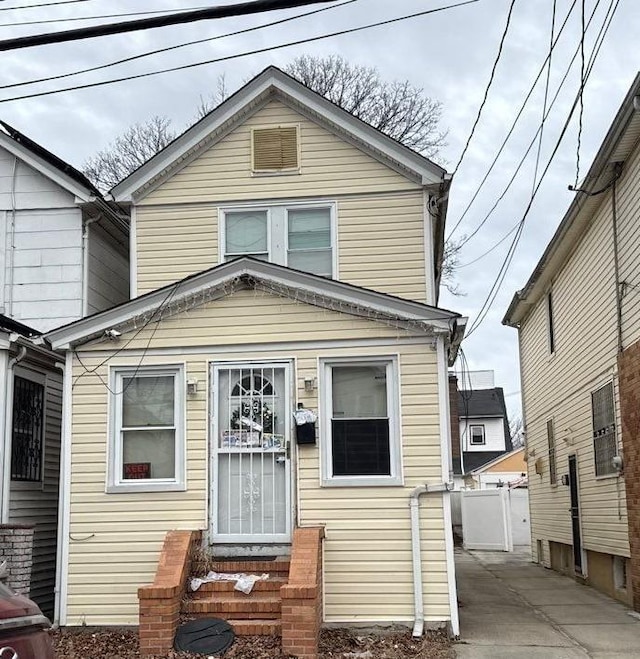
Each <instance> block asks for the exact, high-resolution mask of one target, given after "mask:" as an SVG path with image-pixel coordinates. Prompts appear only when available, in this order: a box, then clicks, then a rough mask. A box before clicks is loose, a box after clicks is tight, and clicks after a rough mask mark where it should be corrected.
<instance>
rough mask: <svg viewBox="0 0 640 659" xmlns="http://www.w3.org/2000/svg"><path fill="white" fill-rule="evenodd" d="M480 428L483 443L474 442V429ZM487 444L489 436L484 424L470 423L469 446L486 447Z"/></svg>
mask: <svg viewBox="0 0 640 659" xmlns="http://www.w3.org/2000/svg"><path fill="white" fill-rule="evenodd" d="M474 428H480V429H481V430H482V441H480V442H474V441H473V429H474ZM486 444H487V434H486V430H485V427H484V423H470V424H469V446H485V445H486Z"/></svg>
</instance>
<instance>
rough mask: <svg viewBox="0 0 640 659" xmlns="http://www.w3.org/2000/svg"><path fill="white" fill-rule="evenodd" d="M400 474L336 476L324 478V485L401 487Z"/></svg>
mask: <svg viewBox="0 0 640 659" xmlns="http://www.w3.org/2000/svg"><path fill="white" fill-rule="evenodd" d="M402 485H404V483H403V482H402V478H400V476H335V477H333V478H323V479H322V487H401V486H402Z"/></svg>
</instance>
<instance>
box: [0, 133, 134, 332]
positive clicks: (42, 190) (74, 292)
mask: <svg viewBox="0 0 640 659" xmlns="http://www.w3.org/2000/svg"><path fill="white" fill-rule="evenodd" d="M128 299H129V225H128V219H127V215H126V213H120V212H119V209H118V208H117V207H114V206H110V205H109V204H107V203H106V202H105V201H104V200H103V199H102V196H101V195H100V193H99V192H98V190H97V189H96V188H95V187H94V186H93V185H92V184H91V183H90V182H89V180H88V179H87V178H86V177H85V176H84V175H83V174H81V173H80V172H79V171H78V170H76V169H74V168H73V167H71V166H70V165H68V164H67V163H65V162H64V161H63V160H61V159H60V158H58V157H57V156H55V155H53V154H52V153H50V152H49V151H47V150H46V149H44V148H43V147H41V146H40V145H39V144H36V143H35V142H33V141H32V140H30V139H29V138H28V137H26V136H25V135H23V134H22V133H20V132H18V131H17V130H15V129H14V128H12V127H11V126H9V125H8V124H6V123H5V122H2V121H0V313H2V314H4V315H5V316H8V317H10V318H12V319H14V320H17V321H20V322H22V323H25V324H26V325H29V326H31V327H33V328H35V329H37V330H39V331H42V332H44V331H47V330H50V329H53V328H55V327H58V326H60V325H64V324H66V323H69V322H72V321H74V320H78V319H79V318H82V317H83V316H87V315H89V314H91V313H94V312H96V311H102V310H103V309H107V308H109V307H111V306H114V305H115V304H119V303H120V302H124V301H126V300H128Z"/></svg>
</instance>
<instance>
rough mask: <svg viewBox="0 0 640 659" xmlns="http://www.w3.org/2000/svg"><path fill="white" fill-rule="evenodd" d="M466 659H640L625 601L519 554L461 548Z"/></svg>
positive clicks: (634, 619)
mask: <svg viewBox="0 0 640 659" xmlns="http://www.w3.org/2000/svg"><path fill="white" fill-rule="evenodd" d="M456 571H457V581H458V600H459V603H460V637H461V638H460V643H459V644H456V645H455V649H456V653H457V656H458V657H459V658H460V659H485V658H489V657H490V658H491V659H515V658H519V657H523V658H524V657H526V658H527V659H528V658H529V657H531V658H532V659H535V658H537V657H545V658H547V659H574V658H575V659H578V658H585V657H593V658H594V659H614V658H615V659H618V658H620V657H640V619H639V617H638V616H637V614H635V613H633V612H631V611H629V609H627V608H626V607H624V606H623V605H622V604H618V603H617V602H615V601H614V600H612V599H610V598H608V597H606V596H605V595H601V594H600V593H598V592H597V591H595V590H593V589H592V588H589V587H588V586H582V585H580V584H578V583H576V582H575V581H573V580H572V579H569V578H568V577H563V576H561V575H559V574H557V573H556V572H553V571H551V570H547V569H545V568H543V567H540V566H539V565H534V564H533V563H531V562H530V557H529V552H528V551H526V552H525V551H522V550H521V551H519V552H513V553H509V554H507V553H504V552H484V551H482V552H481V551H465V550H462V549H456Z"/></svg>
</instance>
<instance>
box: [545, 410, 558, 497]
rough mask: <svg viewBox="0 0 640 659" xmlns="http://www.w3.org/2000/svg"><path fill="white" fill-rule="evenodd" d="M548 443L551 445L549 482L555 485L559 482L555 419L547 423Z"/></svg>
mask: <svg viewBox="0 0 640 659" xmlns="http://www.w3.org/2000/svg"><path fill="white" fill-rule="evenodd" d="M547 443H548V445H549V482H550V483H551V485H555V484H556V483H557V482H558V474H557V468H556V438H555V434H554V432H553V419H549V420H548V421H547Z"/></svg>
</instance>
